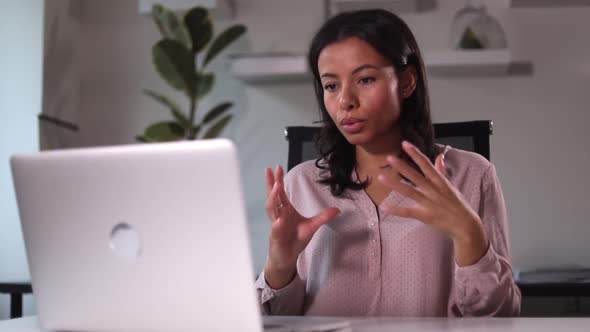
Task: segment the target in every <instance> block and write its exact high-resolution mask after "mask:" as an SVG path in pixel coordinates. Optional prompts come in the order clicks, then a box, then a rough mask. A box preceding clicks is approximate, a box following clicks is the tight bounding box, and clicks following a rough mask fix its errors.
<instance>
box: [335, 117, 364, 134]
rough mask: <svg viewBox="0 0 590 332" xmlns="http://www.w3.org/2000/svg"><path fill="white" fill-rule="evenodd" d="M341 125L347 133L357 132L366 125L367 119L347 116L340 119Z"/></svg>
mask: <svg viewBox="0 0 590 332" xmlns="http://www.w3.org/2000/svg"><path fill="white" fill-rule="evenodd" d="M340 125H341V126H342V129H344V131H346V132H347V133H349V134H355V133H358V132H359V131H361V130H362V129H363V127H364V126H365V120H361V119H356V118H346V119H344V120H342V121H340Z"/></svg>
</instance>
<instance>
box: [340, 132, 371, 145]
mask: <svg viewBox="0 0 590 332" xmlns="http://www.w3.org/2000/svg"><path fill="white" fill-rule="evenodd" d="M344 138H346V140H347V141H348V143H350V144H352V145H363V144H366V143H367V142H369V138H368V137H367V135H364V134H363V133H356V134H345V135H344Z"/></svg>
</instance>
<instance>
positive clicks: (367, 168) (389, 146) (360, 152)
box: [355, 134, 401, 176]
mask: <svg viewBox="0 0 590 332" xmlns="http://www.w3.org/2000/svg"><path fill="white" fill-rule="evenodd" d="M355 154H356V165H355V167H356V171H357V173H358V175H361V174H362V175H363V176H374V175H375V174H377V173H379V172H381V171H382V170H383V169H387V168H389V164H388V163H387V156H389V155H394V156H399V155H400V154H401V137H400V135H399V134H397V135H391V136H389V137H386V138H384V139H381V140H380V141H379V142H374V143H371V144H364V145H357V146H355Z"/></svg>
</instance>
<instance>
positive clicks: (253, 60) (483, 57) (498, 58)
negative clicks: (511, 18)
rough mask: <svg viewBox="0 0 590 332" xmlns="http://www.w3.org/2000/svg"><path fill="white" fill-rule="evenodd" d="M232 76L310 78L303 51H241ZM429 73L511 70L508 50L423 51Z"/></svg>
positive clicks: (470, 74)
mask: <svg viewBox="0 0 590 332" xmlns="http://www.w3.org/2000/svg"><path fill="white" fill-rule="evenodd" d="M229 61H230V62H229V67H230V69H229V71H230V73H231V75H232V76H234V77H236V78H238V79H240V80H242V81H244V82H247V83H264V82H277V83H280V82H285V81H294V80H298V81H304V80H310V79H311V73H310V71H309V69H308V66H307V58H306V56H305V55H302V54H272V53H270V54H241V55H232V56H231V57H230V60H229ZM424 61H425V63H426V69H427V71H428V75H430V76H433V77H474V76H475V77H493V76H507V75H510V74H511V71H510V69H511V66H512V65H513V64H514V62H513V61H512V56H511V54H510V51H509V50H506V49H500V50H439V51H429V52H425V56H424Z"/></svg>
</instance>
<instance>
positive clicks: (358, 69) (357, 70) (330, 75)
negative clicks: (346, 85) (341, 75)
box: [320, 64, 379, 78]
mask: <svg viewBox="0 0 590 332" xmlns="http://www.w3.org/2000/svg"><path fill="white" fill-rule="evenodd" d="M365 69H375V70H379V68H377V66H374V65H370V64H364V65H361V66H359V67H357V68H355V69H354V70H353V71H352V72H351V74H352V75H354V74H356V73H358V72H360V71H363V70H365ZM324 77H338V75H336V74H333V73H323V74H322V75H321V76H320V78H324Z"/></svg>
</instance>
